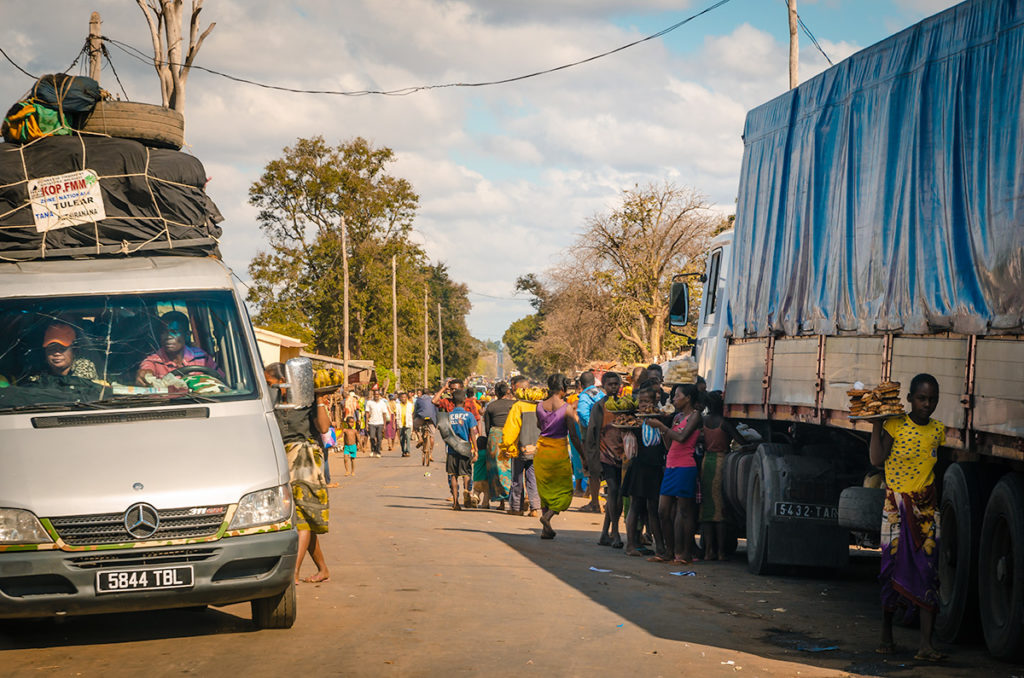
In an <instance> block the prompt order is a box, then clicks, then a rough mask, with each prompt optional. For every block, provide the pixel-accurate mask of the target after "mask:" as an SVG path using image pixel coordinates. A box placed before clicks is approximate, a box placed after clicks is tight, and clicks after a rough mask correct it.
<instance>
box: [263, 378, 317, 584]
mask: <svg viewBox="0 0 1024 678" xmlns="http://www.w3.org/2000/svg"><path fill="white" fill-rule="evenodd" d="M263 369H264V377H265V378H266V380H267V383H268V384H269V385H271V386H279V385H280V384H283V383H285V381H286V376H285V370H284V365H283V364H282V363H271V364H270V365H267V366H266V367H265V368H263ZM282 391H283V389H282ZM327 411H328V410H327V396H326V395H323V396H320V397H319V398H317V402H316V404H315V405H314V406H313V407H302V408H296V409H287V410H286V409H280V408H275V409H274V415H275V416H276V417H277V424H278V426H279V427H280V428H281V440H282V441H283V442H284V449H285V452H286V453H287V455H288V470H289V472H290V474H291V481H292V497H293V498H294V500H295V527H296V528H297V529H298V531H299V554H298V557H297V558H296V559H295V582H296V583H298V582H299V581H300V579H299V571H300V570H301V568H302V561H303V559H304V558H305V556H306V553H307V552H309V555H310V557H311V558H312V559H313V563H314V564H316V574H313V575H312V576H309V577H306V578H304V579H302V580H301V581H304V582H312V583H317V582H324V581H327V580H328V578H330V576H331V575H330V572H329V571H328V569H327V561H326V560H325V559H324V554H323V549H322V548H321V546H320V539H319V538H318V535H321V534H326V533H327V522H328V518H329V510H330V505H329V502H328V497H327V480H326V478H325V477H324V458H323V454H324V453H323V448H322V447H321V446H320V445H319V443H317V440H318V439H319V438H320V436H321V435H322V434H324V433H327V431H329V430H330V428H331V418H330V416H329V415H328V414H327Z"/></svg>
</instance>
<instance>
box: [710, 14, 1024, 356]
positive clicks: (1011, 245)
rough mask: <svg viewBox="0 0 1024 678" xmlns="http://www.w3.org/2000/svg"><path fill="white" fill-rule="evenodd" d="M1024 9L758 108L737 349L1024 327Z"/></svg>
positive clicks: (920, 42)
mask: <svg viewBox="0 0 1024 678" xmlns="http://www.w3.org/2000/svg"><path fill="white" fill-rule="evenodd" d="M1022 82H1024V2H1012V1H1010V0H977V1H971V2H965V3H962V4H960V5H957V6H955V7H953V8H951V9H949V10H947V11H945V12H942V13H941V14H938V15H936V16H933V17H931V18H929V19H926V20H925V21H922V22H921V23H919V24H916V25H914V26H911V27H910V28H908V29H906V30H904V31H902V32H901V33H898V34H896V35H894V36H892V37H890V38H888V39H886V40H884V41H882V42H880V43H878V44H876V45H874V46H872V47H869V48H867V49H865V50H863V51H861V52H858V53H857V54H854V55H853V56H851V57H850V58H849V59H846V60H845V61H843V62H842V63H840V64H838V65H836V66H834V67H833V68H830V69H828V70H827V71H825V72H824V73H822V74H820V75H818V76H817V77H815V78H813V79H812V80H809V81H808V82H806V83H804V84H803V85H801V86H800V87H798V88H797V89H796V90H791V91H789V92H787V93H786V94H784V95H782V96H780V97H778V98H777V99H774V100H772V101H770V102H768V103H766V104H764V105H762V106H760V107H759V108H756V109H754V110H752V111H751V112H750V113H749V114H748V116H747V121H746V126H745V129H744V153H743V165H742V169H741V178H740V189H739V199H738V203H737V209H736V227H735V239H734V243H735V248H734V250H733V269H732V270H733V271H735V276H734V277H733V287H732V289H731V294H730V297H731V298H730V301H729V311H728V320H727V326H728V328H729V329H730V331H731V332H732V334H733V336H736V337H743V336H750V335H760V336H764V335H768V334H773V333H776V334H777V333H784V334H788V335H795V334H802V333H819V334H834V333H837V332H841V331H854V332H860V333H873V332H875V331H886V330H890V331H903V332H907V333H925V332H931V331H937V330H954V331H957V332H965V333H985V332H987V331H990V330H995V331H998V330H1001V329H1002V330H1005V329H1013V328H1020V327H1021V323H1022V317H1024V114H1022V113H1024V112H1022V107H1024V98H1022V97H1021V83H1022Z"/></svg>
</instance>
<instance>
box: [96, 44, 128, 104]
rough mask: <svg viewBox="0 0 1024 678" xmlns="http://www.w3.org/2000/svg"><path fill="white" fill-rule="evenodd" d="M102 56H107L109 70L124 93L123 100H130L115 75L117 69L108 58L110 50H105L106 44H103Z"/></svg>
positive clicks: (119, 79)
mask: <svg viewBox="0 0 1024 678" xmlns="http://www.w3.org/2000/svg"><path fill="white" fill-rule="evenodd" d="M103 56H105V57H106V58H107V63H108V64H110V70H111V71H113V73H114V79H115V80H117V84H118V85H120V87H121V92H123V93H124V100H125V101H131V99H129V98H128V92H127V91H125V88H124V84H123V83H122V82H121V78H120V77H119V76H118V75H117V69H116V68H114V61H113V59H111V58H110V52H108V51H107V46H106V45H103Z"/></svg>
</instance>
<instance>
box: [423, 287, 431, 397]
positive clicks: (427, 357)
mask: <svg viewBox="0 0 1024 678" xmlns="http://www.w3.org/2000/svg"><path fill="white" fill-rule="evenodd" d="M428 329H430V318H429V317H427V286H426V285H423V388H424V389H426V388H427V367H428V366H429V365H430V353H428V352H427V330H428Z"/></svg>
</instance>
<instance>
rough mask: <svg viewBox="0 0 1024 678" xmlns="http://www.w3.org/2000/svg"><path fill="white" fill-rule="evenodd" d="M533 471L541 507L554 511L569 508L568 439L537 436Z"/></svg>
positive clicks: (570, 502) (569, 463)
mask: <svg viewBox="0 0 1024 678" xmlns="http://www.w3.org/2000/svg"><path fill="white" fill-rule="evenodd" d="M533 471H534V473H535V474H536V476H537V492H538V493H539V494H540V503H541V508H547V509H551V510H552V511H554V512H555V513H561V512H562V511H564V510H566V509H567V508H569V505H570V504H572V460H571V459H570V458H569V442H568V440H567V439H565V438H561V439H555V438H545V437H544V436H541V437H540V438H538V439H537V453H536V454H535V455H534V457H533Z"/></svg>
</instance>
